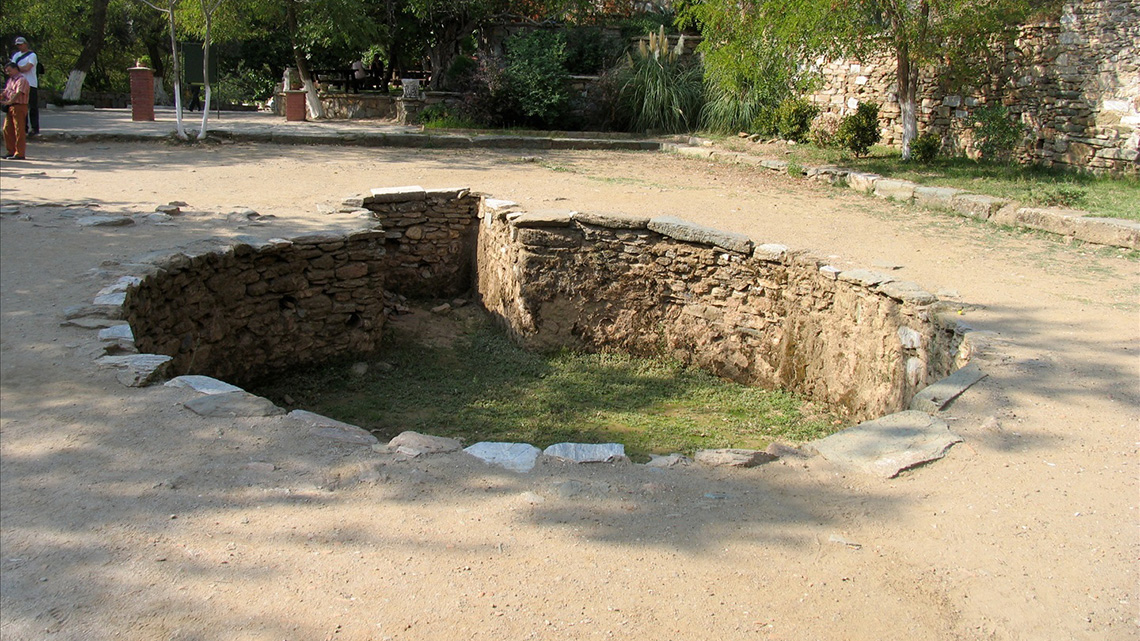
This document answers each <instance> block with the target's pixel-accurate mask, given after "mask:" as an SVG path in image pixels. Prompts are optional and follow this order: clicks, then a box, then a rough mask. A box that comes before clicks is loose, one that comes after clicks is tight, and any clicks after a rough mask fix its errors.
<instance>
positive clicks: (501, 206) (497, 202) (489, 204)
mask: <svg viewBox="0 0 1140 641" xmlns="http://www.w3.org/2000/svg"><path fill="white" fill-rule="evenodd" d="M483 206H484V207H486V208H487V209H490V210H491V211H504V210H507V209H514V208H515V207H518V206H519V204H518V203H516V202H515V201H513V200H503V199H501V198H484V199H483Z"/></svg>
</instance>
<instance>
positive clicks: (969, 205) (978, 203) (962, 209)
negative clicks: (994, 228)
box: [950, 194, 1009, 220]
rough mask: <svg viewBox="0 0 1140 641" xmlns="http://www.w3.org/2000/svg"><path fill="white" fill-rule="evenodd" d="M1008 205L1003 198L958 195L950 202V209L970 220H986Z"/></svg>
mask: <svg viewBox="0 0 1140 641" xmlns="http://www.w3.org/2000/svg"><path fill="white" fill-rule="evenodd" d="M1008 204H1009V201H1008V200H1006V199H1004V198H995V197H994V196H983V195H981V194H958V195H956V196H954V199H953V200H952V201H951V204H950V208H951V209H952V210H953V211H955V212H957V213H959V214H961V215H963V216H967V217H970V218H977V219H979V220H988V219H989V217H990V216H992V215H993V214H994V212H996V211H998V210H999V209H1001V208H1002V207H1005V206H1006V205H1008Z"/></svg>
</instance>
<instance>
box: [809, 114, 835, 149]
mask: <svg viewBox="0 0 1140 641" xmlns="http://www.w3.org/2000/svg"><path fill="white" fill-rule="evenodd" d="M840 121H841V119H840V117H839V114H837V113H832V112H827V113H822V114H820V115H818V116H816V117H815V120H813V121H812V123H811V128H810V129H809V130H808V140H810V141H811V142H812V143H813V144H815V145H818V146H820V147H834V146H835V145H837V144H838V141H837V140H836V136H837V134H838V133H839V123H840Z"/></svg>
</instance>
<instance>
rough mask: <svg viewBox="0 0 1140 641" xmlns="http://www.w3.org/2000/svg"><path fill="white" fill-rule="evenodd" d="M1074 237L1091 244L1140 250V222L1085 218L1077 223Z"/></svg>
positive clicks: (1094, 217) (1093, 217)
mask: <svg viewBox="0 0 1140 641" xmlns="http://www.w3.org/2000/svg"><path fill="white" fill-rule="evenodd" d="M1073 236H1075V237H1076V238H1078V239H1080V240H1083V241H1085V242H1089V243H1097V244H1100V245H1112V246H1113V247H1127V248H1129V249H1140V221H1136V220H1122V219H1120V218H1099V217H1096V216H1085V217H1083V218H1079V219H1078V220H1077V221H1076V229H1075V230H1074V231H1073Z"/></svg>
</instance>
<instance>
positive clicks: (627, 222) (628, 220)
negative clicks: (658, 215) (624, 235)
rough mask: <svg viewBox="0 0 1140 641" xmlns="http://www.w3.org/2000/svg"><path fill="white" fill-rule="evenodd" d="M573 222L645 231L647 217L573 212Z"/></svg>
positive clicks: (647, 224)
mask: <svg viewBox="0 0 1140 641" xmlns="http://www.w3.org/2000/svg"><path fill="white" fill-rule="evenodd" d="M574 220H576V221H578V222H580V223H582V224H585V225H597V226H598V227H607V228H609V229H645V228H646V227H648V226H649V217H648V216H630V215H627V214H610V213H605V212H593V211H578V212H574Z"/></svg>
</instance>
